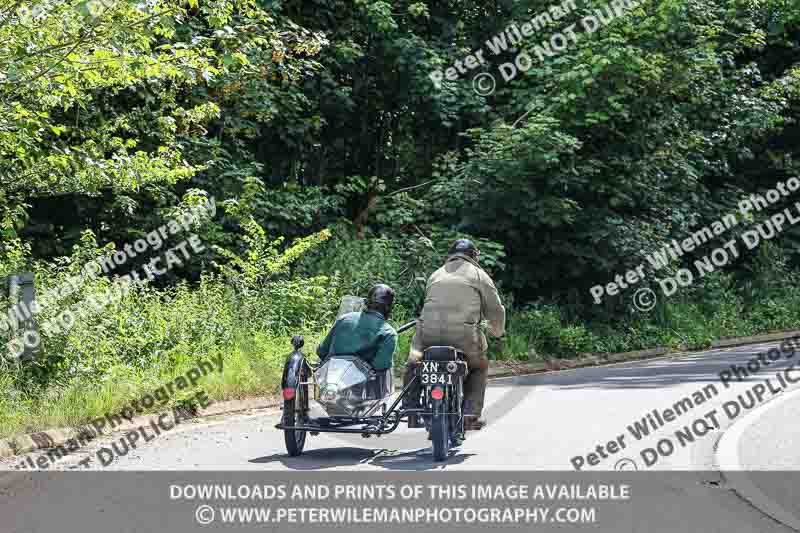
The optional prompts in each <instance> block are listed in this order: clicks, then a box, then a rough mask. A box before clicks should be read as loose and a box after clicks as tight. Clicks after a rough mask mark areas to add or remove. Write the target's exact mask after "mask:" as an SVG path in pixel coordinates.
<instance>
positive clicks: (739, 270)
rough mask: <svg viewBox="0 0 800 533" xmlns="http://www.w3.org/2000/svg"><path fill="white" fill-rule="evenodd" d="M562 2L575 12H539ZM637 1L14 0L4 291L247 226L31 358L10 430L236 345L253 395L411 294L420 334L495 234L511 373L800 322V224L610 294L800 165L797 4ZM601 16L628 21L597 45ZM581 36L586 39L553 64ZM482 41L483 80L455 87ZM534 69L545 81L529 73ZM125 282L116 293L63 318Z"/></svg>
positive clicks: (2, 403)
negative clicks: (380, 291) (302, 348)
mask: <svg viewBox="0 0 800 533" xmlns="http://www.w3.org/2000/svg"><path fill="white" fill-rule="evenodd" d="M555 5H561V6H569V5H574V6H575V9H573V10H569V9H567V10H566V11H565V12H563V13H561V15H563V16H558V17H555V16H553V17H545V18H542V17H541V16H539V15H540V14H542V13H545V12H548V13H553V12H554V11H553V9H552V7H553V6H555ZM626 5H628V9H626V10H625V11H623V12H620V13H616V14H614V13H613V12H612V11H609V9H610V8H609V6H608V5H607V4H606V2H602V1H600V0H586V1H580V0H575V2H562V3H555V2H550V1H546V0H522V1H519V0H513V1H512V0H497V1H492V2H485V1H478V0H462V1H455V0H445V1H439V2H429V1H426V0H399V1H395V2H385V1H367V0H354V1H344V0H284V1H277V0H209V1H205V0H148V1H146V2H133V1H129V0H32V1H17V0H9V1H6V2H5V5H4V6H3V9H2V10H1V11H2V13H3V14H2V15H0V17H1V18H0V277H1V276H5V275H9V274H12V273H15V272H20V271H25V270H30V271H33V272H35V273H36V276H37V287H38V289H39V290H44V289H46V288H49V287H54V286H57V285H59V283H61V282H63V281H64V279H66V277H68V276H70V275H72V274H74V273H75V272H78V271H80V269H81V268H82V265H83V264H85V262H86V261H87V260H89V259H92V258H95V257H98V256H101V255H103V254H107V253H109V252H113V251H114V250H121V249H122V248H123V247H124V245H125V244H126V243H132V242H134V241H136V240H137V239H140V238H142V237H144V236H146V235H147V234H148V232H151V231H152V230H154V229H155V228H158V227H160V226H161V225H162V224H165V223H167V222H168V221H169V220H172V219H173V218H174V217H176V216H178V214H179V213H181V212H183V211H185V210H186V209H187V207H189V206H191V205H193V204H196V203H197V202H198V201H199V199H203V198H209V197H213V198H215V199H216V203H217V206H218V207H219V209H218V210H217V212H216V215H215V216H214V218H213V219H212V220H210V221H206V222H204V223H203V224H202V225H199V226H197V227H195V228H193V231H195V232H196V233H197V234H198V235H199V237H200V238H201V239H202V241H203V243H205V245H206V246H205V247H204V250H203V251H202V252H200V253H196V254H193V255H192V257H191V258H190V259H188V260H186V261H183V262H182V263H181V264H180V265H179V266H177V267H176V268H173V269H170V270H169V272H167V273H165V274H164V275H162V276H159V277H158V278H156V279H154V280H153V281H151V282H149V283H147V284H145V285H142V286H139V287H136V288H135V289H134V290H133V291H132V292H130V293H129V294H127V295H126V296H124V297H123V298H122V299H121V300H120V301H119V302H118V303H117V304H115V305H113V306H111V307H110V308H109V309H108V310H107V311H106V312H103V313H99V314H97V315H96V316H92V317H89V318H86V319H85V320H82V321H81V322H80V323H78V324H76V325H75V326H74V327H73V328H72V329H71V330H70V331H63V332H61V333H59V334H52V335H45V338H44V347H45V355H44V356H43V357H42V358H41V359H39V360H37V362H35V363H31V364H29V365H24V366H16V365H15V363H14V362H13V361H12V362H9V361H5V360H4V361H3V363H2V369H1V370H0V432H2V431H3V429H2V428H3V427H7V428H15V427H22V426H24V425H26V424H45V423H56V421H54V420H45V419H44V418H42V417H41V416H39V414H37V413H38V411H37V409H40V408H41V405H42V404H41V403H40V401H41V399H42V398H50V399H51V401H57V402H61V403H60V404H59V405H67V404H69V405H73V404H76V402H77V400H75V397H76V394H77V393H76V391H84V392H85V391H87V390H89V389H91V388H92V387H95V389H92V390H95V391H96V394H95V396H94V397H95V398H96V399H98V400H97V402H96V403H95V404H92V406H88V404H86V405H84V404H81V405H83V407H76V408H75V409H74V411H75V414H74V416H66V417H65V420H63V422H70V421H74V420H77V419H79V418H81V417H85V416H87V415H90V414H93V413H96V412H98V411H102V409H104V408H107V407H109V405H110V404H109V402H112V401H122V400H112V399H110V396H109V393H108V391H109V390H111V388H113V387H116V386H117V385H120V386H121V384H124V383H132V384H136V383H138V384H139V385H131V387H133V388H135V387H136V386H145V385H146V383H147V382H148V380H151V381H152V380H162V379H167V378H168V377H169V376H170V375H173V373H175V372H179V371H180V370H176V369H179V368H183V366H185V365H187V364H190V361H192V360H196V359H198V358H204V357H208V356H211V355H213V354H215V353H220V352H224V353H226V354H237V355H231V359H230V363H229V364H230V365H231V366H230V368H233V369H235V370H232V371H231V373H227V372H226V376H225V378H224V380H227V381H225V382H219V383H217V384H216V385H213V384H209V385H208V386H209V387H212V388H213V387H216V389H214V390H215V391H216V396H217V397H225V396H231V395H243V394H252V393H258V392H264V391H265V390H268V389H269V388H270V387H272V386H274V382H273V381H274V379H273V378H274V371H275V368H277V367H278V366H279V365H278V363H277V361H278V359H279V358H280V357H282V355H281V354H282V350H283V349H284V347H283V340H279V339H283V337H282V336H283V335H285V334H286V332H287V331H290V330H291V331H295V330H303V331H306V332H308V333H311V334H312V335H314V334H318V333H319V331H320V330H322V329H323V328H324V327H325V326H326V325H327V324H328V323H329V322H330V320H331V318H332V317H333V313H334V312H335V308H336V301H337V299H338V298H339V297H340V296H341V295H343V294H348V293H357V294H363V293H364V292H365V291H366V289H367V288H368V287H369V285H370V284H372V283H374V282H376V281H383V282H388V283H390V284H392V285H394V286H395V288H396V289H397V291H398V296H399V303H398V309H397V313H396V319H397V320H398V321H400V320H405V319H408V318H411V317H413V316H414V314H415V313H416V312H417V311H418V309H419V306H420V303H421V298H422V294H423V289H424V280H425V278H426V277H427V275H428V274H429V273H430V272H431V271H432V270H433V269H434V268H436V266H437V265H438V264H440V262H441V260H442V257H443V256H444V254H445V252H446V250H447V246H448V243H449V242H451V241H452V239H454V238H455V237H456V236H462V235H469V236H471V237H472V238H474V239H475V240H477V241H478V243H479V244H480V247H481V249H482V252H483V254H482V260H483V263H484V266H485V267H486V268H487V269H488V270H489V271H490V272H491V273H492V274H493V275H494V276H495V278H496V279H497V280H498V282H499V285H500V287H501V291H502V293H503V296H504V299H505V301H506V302H507V303H508V304H509V307H513V312H511V313H510V321H509V324H510V328H511V332H510V334H509V338H508V339H507V340H506V342H505V344H504V345H496V346H494V347H493V355H494V356H496V357H527V356H539V355H541V354H554V355H561V356H573V355H576V354H579V353H583V352H610V351H616V350H625V349H635V348H641V347H646V346H652V345H656V344H667V345H670V346H684V347H690V346H702V345H704V344H706V343H707V342H709V341H710V340H711V339H712V338H714V337H719V336H728V335H737V334H746V333H754V332H758V331H766V330H774V329H781V328H786V327H796V326H797V323H798V320H797V319H798V318H800V317H798V316H797V312H798V311H797V309H800V307H798V306H797V305H796V304H797V303H798V301H799V300H800V295H798V293H797V291H796V290H795V289H794V287H795V286H796V284H795V279H796V278H795V273H796V271H797V267H798V265H799V264H800V229H798V228H797V227H789V228H787V229H785V230H784V231H783V232H782V233H781V234H780V236H779V238H776V239H774V240H773V241H771V242H770V243H768V244H767V245H762V246H760V247H758V248H756V249H754V250H752V251H748V252H747V253H743V254H742V255H741V256H740V257H738V258H737V260H736V261H734V262H732V263H731V264H729V265H727V266H726V267H725V268H724V269H723V270H722V271H720V272H717V273H715V274H714V275H711V276H707V277H705V278H703V279H702V280H698V281H697V282H696V283H695V284H694V285H692V286H691V287H688V288H686V289H684V290H681V291H680V293H679V294H676V295H674V296H673V297H672V298H660V299H659V302H658V304H657V306H656V308H655V309H654V310H653V311H652V312H650V313H642V312H639V311H637V310H636V309H635V308H634V307H633V306H632V305H631V304H630V299H631V297H632V292H633V291H627V292H622V293H621V294H619V295H616V296H613V297H608V298H606V299H605V301H604V303H603V305H595V304H594V303H593V301H592V297H591V295H590V293H589V288H590V287H592V286H594V285H596V284H603V283H606V282H607V281H609V280H611V279H613V277H614V276H615V275H617V274H619V273H624V272H625V271H626V270H627V269H630V268H633V267H635V266H636V265H638V264H640V263H642V262H643V261H644V254H646V253H650V252H652V251H653V250H655V249H658V248H660V247H661V246H663V245H664V244H665V243H667V242H669V241H670V240H671V239H683V238H684V237H686V236H688V235H690V234H691V232H692V231H694V230H696V228H698V227H701V226H703V225H704V224H708V223H710V222H712V221H714V220H717V219H719V218H720V217H721V216H722V215H723V214H725V213H729V212H732V211H733V210H734V209H735V207H736V203H737V201H738V200H739V199H740V198H742V197H743V196H744V195H747V194H751V193H758V192H763V191H764V190H765V189H768V188H771V187H774V186H775V184H776V183H777V182H779V181H785V180H787V179H788V178H789V177H793V176H798V175H800V173H799V172H798V164H797V162H796V154H797V152H798V151H799V150H800V125H798V123H797V116H798V111H800V5H798V4H797V2H795V1H794V0H658V1H657V0H641V1H638V2H628V3H627V4H626ZM596 9H599V10H600V13H605V15H606V16H605V19H608V20H607V23H604V24H602V25H600V26H599V27H597V28H596V30H595V31H587V29H586V27H585V25H584V23H583V22H582V21H583V19H584V17H587V16H589V15H592V14H594V16H598V13H597V12H596V11H595V10H596ZM612 15H614V16H612ZM534 18H536V20H538V21H539V23H540V24H539V27H538V28H537V30H536V32H535V33H534V34H533V35H531V36H529V37H527V38H525V39H521V40H518V42H516V43H512V44H511V45H510V46H508V47H506V48H505V49H498V50H497V52H498V53H497V54H495V53H493V52H491V51H490V48H491V47H489V46H488V45H487V44H486V42H487V40H490V41H492V39H494V38H495V36H497V35H500V34H502V33H503V32H504V31H505V30H507V29H508V28H509V27H510V26H509V25H510V24H511V23H512V22H516V23H517V24H519V25H522V24H523V23H524V22H525V21H530V20H532V19H534ZM612 19H613V20H612ZM573 24H574V25H575V26H574V27H573V28H574V30H573V31H574V32H575V33H574V38H573V39H572V40H570V41H569V45H568V46H566V47H564V48H563V49H560V50H558V51H557V53H552V54H543V53H542V47H543V46H546V45H547V43H552V40H551V38H552V37H553V36H554V35H557V34H562V33H564V32H565V28H569V27H572V26H571V25H573ZM505 35H506V36H508V35H509V33H508V32H506V33H505ZM492 42H495V43H496V42H497V41H492ZM481 49H483V51H484V57H485V59H486V61H484V62H483V63H482V64H480V65H478V67H477V68H475V69H473V70H471V71H469V72H466V73H463V74H460V75H459V76H458V77H456V78H455V79H449V78H444V79H442V78H439V79H437V78H436V76H435V75H434V76H432V75H431V74H432V73H434V72H436V71H440V70H441V71H443V70H445V69H447V68H448V67H451V66H453V65H454V63H455V62H456V61H458V60H463V59H464V58H466V57H467V56H468V55H470V54H471V53H474V52H475V51H476V50H481ZM551 51H552V50H551ZM519 53H524V54H528V55H529V57H530V58H532V62H531V64H530V65H528V67H529V68H527V69H524V70H523V69H518V70H519V72H517V73H516V75H515V76H513V77H512V78H511V79H508V80H507V81H505V79H504V77H503V76H502V75H501V70H502V69H503V68H507V67H504V66H503V64H508V63H512V64H513V62H514V61H515V59H518V57H519V56H518V54H519ZM479 73H483V74H491V75H492V76H493V77H494V78H495V80H496V83H497V87H496V89H495V90H494V91H493V92H490V93H489V94H486V92H484V91H480V90H476V89H475V87H476V86H475V83H474V78H475V75H476V74H479ZM795 201H798V199H797V198H793V197H790V198H784V199H783V200H782V201H781V202H780V203H778V204H775V205H773V206H771V207H770V208H769V209H767V210H764V211H762V212H758V213H754V216H753V217H752V219H751V220H748V221H747V222H748V223H756V222H759V221H761V220H763V219H765V218H766V217H768V216H770V215H771V214H772V213H774V212H777V211H780V210H782V209H784V208H785V207H787V206H791V205H792V204H793V203H794V202H795ZM745 229H746V227H745V226H742V227H738V228H736V230H735V231H733V232H732V234H740V233H741V231H744V230H745ZM727 238H729V237H727ZM720 239H721V240H724V238H720ZM179 241H180V238H178V237H170V239H169V243H168V244H167V245H165V246H171V245H176V244H178V242H179ZM718 244H719V243H717V244H715V243H713V242H710V243H707V244H705V245H704V247H702V249H698V250H697V252H696V254H687V255H686V257H683V258H680V259H678V260H675V261H671V263H670V264H669V265H668V266H667V267H666V268H665V269H664V271H663V272H662V274H663V273H669V272H674V271H675V270H676V269H678V268H680V267H681V266H684V265H686V264H689V263H691V262H692V261H693V259H694V258H696V257H697V256H702V255H704V254H705V253H708V252H709V251H710V250H711V249H712V248H713V247H714V246H715V245H718ZM148 260H149V257H148V258H147V259H145V258H144V257H138V258H136V259H133V260H131V261H129V262H127V263H126V264H125V265H124V267H121V268H120V269H119V271H118V272H116V274H124V273H126V272H129V271H137V270H141V268H142V267H143V265H146V263H147V261H148ZM110 283H111V280H110V279H109V278H108V277H102V278H100V279H96V280H92V281H91V282H90V283H87V284H85V285H84V286H83V287H81V290H80V291H78V292H77V293H75V294H72V295H70V296H69V297H68V298H67V299H65V300H64V301H62V302H61V303H60V305H61V306H63V305H68V304H70V303H71V304H75V303H78V302H80V301H82V299H85V298H86V297H87V295H90V294H93V293H94V292H98V291H103V290H105V289H106V288H107V286H108V285H109V284H110ZM646 284H650V285H651V286H653V287H655V285H654V282H653V280H652V277H649V278H648V280H647V281H646V282H645V283H643V286H644V285H646ZM58 312H59V310H58V309H47V310H45V311H44V313H43V316H42V317H41V318H42V320H44V319H47V318H48V317H51V316H53V315H55V314H57V313H58ZM9 335H10V333H9V332H3V331H1V330H0V336H2V337H3V338H2V340H4V341H5V340H8V336H9ZM402 346H405V345H402ZM401 351H402V350H401ZM402 357H403V354H402V353H401V354H399V355H398V358H400V359H402ZM266 369H270V370H269V371H267V370H266ZM270 376H272V377H270ZM270 379H273V381H270ZM133 388H131V389H130V391H129V393H124V394H121V397H124V396H125V394H129V395H132V394H135V391H134V390H133ZM48 395H50V396H48ZM53 398H56V400H54V399H53ZM101 400H102V401H101ZM86 401H88V400H86ZM78 403H79V402H78ZM37 406H39V407H37ZM42 412H43V411H42ZM3 413H14V414H13V415H4V414H3ZM3 416H8V417H10V416H13V417H16V418H14V419H13V420H12V419H11V418H7V419H5V421H4V419H3ZM42 416H44V415H42ZM37 417H38V418H37ZM31 420H37V422H30V421H31Z"/></svg>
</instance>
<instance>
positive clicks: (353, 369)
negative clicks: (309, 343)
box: [275, 297, 469, 461]
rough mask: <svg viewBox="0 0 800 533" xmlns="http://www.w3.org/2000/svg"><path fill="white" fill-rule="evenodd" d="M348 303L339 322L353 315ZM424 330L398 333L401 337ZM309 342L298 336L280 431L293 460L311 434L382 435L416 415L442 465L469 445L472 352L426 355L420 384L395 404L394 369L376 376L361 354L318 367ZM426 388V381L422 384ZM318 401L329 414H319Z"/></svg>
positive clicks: (435, 349)
mask: <svg viewBox="0 0 800 533" xmlns="http://www.w3.org/2000/svg"><path fill="white" fill-rule="evenodd" d="M350 298H351V300H350V302H346V301H343V303H342V307H341V308H340V312H339V316H341V315H342V314H343V313H344V312H347V310H348V308H349V309H350V310H357V309H358V301H360V299H355V301H356V309H352V307H353V305H352V302H353V300H352V297H350ZM415 325H416V323H415V322H410V323H408V324H405V325H403V326H401V327H400V328H398V330H397V332H398V334H400V333H403V332H404V331H407V330H409V329H411V328H413V327H414V326H415ZM303 344H304V340H303V337H301V336H299V335H298V336H295V337H293V338H292V345H293V347H294V351H293V352H292V353H291V354H290V355H289V357H288V359H287V361H286V365H285V366H284V369H283V379H282V384H281V387H282V394H283V415H282V417H281V422H280V423H279V424H278V425H276V426H275V427H276V428H277V429H280V430H283V432H284V437H285V441H286V450H287V451H288V452H289V455H290V456H293V457H295V456H298V455H300V454H301V453H303V449H304V447H305V444H306V438H307V436H308V435H312V436H313V435H318V434H319V433H351V434H360V435H362V436H363V437H365V438H368V437H371V436H373V435H375V436H378V437H380V436H381V435H386V434H388V433H391V432H393V431H394V430H396V429H397V428H398V427H399V426H400V424H401V423H402V422H407V423H409V427H412V424H411V423H410V421H409V418H410V417H416V419H417V420H422V421H423V422H424V427H425V428H426V430H427V431H428V432H429V436H430V440H431V441H432V443H433V456H434V459H435V460H436V461H444V460H445V459H446V458H447V457H448V455H449V452H450V450H451V448H454V447H457V446H460V445H461V443H462V442H463V440H464V437H465V432H464V413H463V404H464V380H465V378H466V376H467V372H468V370H469V369H468V367H467V362H466V359H465V357H464V354H463V353H461V352H460V351H458V350H456V349H455V348H453V347H452V346H431V347H429V348H427V349H426V350H425V351H424V352H423V357H422V360H421V361H420V363H419V365H417V368H416V370H415V373H414V376H413V379H412V380H411V381H410V382H409V384H408V385H407V386H406V387H405V388H404V389H403V390H402V391H401V392H400V394H399V395H398V396H397V398H396V399H394V401H392V402H391V404H390V403H389V402H390V401H391V399H392V396H393V393H394V383H393V374H392V369H391V368H390V369H388V370H385V371H375V370H374V369H373V368H372V367H371V366H370V365H369V363H367V362H366V361H364V360H363V359H361V358H359V357H358V356H356V355H339V356H332V357H329V358H327V359H326V360H325V361H324V362H323V363H321V364H315V363H312V362H310V361H309V360H308V359H307V358H306V356H305V355H304V354H303V352H302V348H303ZM417 382H418V383H417ZM414 389H416V390H418V391H419V398H417V400H418V401H416V402H412V403H413V404H415V405H414V407H411V408H408V407H400V406H401V405H402V404H403V403H404V402H403V399H404V398H405V397H406V396H407V395H409V394H411V391H412V390H414ZM312 402H314V403H315V404H316V405H318V406H319V407H321V409H322V411H323V413H324V414H325V415H326V416H312V415H311V412H312Z"/></svg>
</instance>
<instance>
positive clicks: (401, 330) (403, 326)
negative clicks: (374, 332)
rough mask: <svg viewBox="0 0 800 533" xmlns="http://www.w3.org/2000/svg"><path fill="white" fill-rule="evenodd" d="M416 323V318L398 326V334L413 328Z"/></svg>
mask: <svg viewBox="0 0 800 533" xmlns="http://www.w3.org/2000/svg"><path fill="white" fill-rule="evenodd" d="M416 325H417V321H416V320H414V321H413V322H409V323H408V324H403V325H402V326H400V327H399V328H397V334H398V335H400V334H401V333H403V332H404V331H408V330H410V329H411V328H413V327H415V326H416Z"/></svg>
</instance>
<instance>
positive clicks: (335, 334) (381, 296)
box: [317, 284, 397, 371]
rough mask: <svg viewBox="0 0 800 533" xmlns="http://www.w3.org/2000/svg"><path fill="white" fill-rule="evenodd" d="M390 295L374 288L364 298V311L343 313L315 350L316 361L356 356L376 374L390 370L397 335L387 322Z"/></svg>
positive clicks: (389, 290) (385, 287) (386, 288)
mask: <svg viewBox="0 0 800 533" xmlns="http://www.w3.org/2000/svg"><path fill="white" fill-rule="evenodd" d="M393 304H394V291H393V290H392V288H391V287H389V286H388V285H383V284H378V285H375V286H374V287H372V289H370V291H369V294H368V295H367V304H366V307H367V309H366V311H356V312H353V313H347V314H345V315H342V316H341V317H339V319H338V320H336V322H335V323H334V324H333V327H332V328H331V330H330V332H329V333H328V336H327V337H325V340H324V341H322V344H320V345H319V347H318V348H317V355H319V358H320V361H323V360H325V359H326V358H327V357H329V356H332V355H357V356H358V357H360V358H361V359H364V360H365V361H367V362H368V363H370V365H372V368H374V369H375V370H377V371H382V370H387V369H389V368H391V367H392V356H393V355H394V351H395V349H396V348H397V331H395V329H394V328H393V327H392V326H390V325H389V323H388V322H386V321H387V320H389V317H390V316H391V314H392V306H393Z"/></svg>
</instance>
